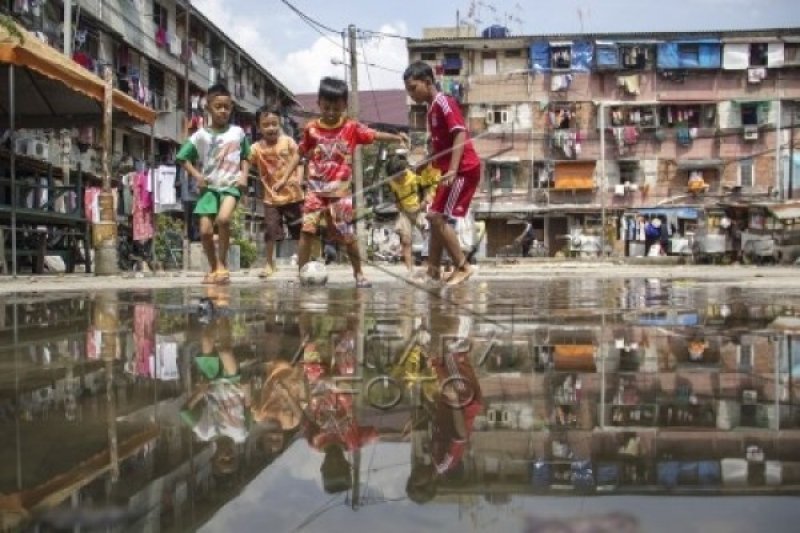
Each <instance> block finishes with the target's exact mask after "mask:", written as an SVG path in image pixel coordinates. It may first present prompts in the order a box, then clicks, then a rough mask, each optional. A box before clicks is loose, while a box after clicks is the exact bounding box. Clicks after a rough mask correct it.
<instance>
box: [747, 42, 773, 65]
mask: <svg viewBox="0 0 800 533" xmlns="http://www.w3.org/2000/svg"><path fill="white" fill-rule="evenodd" d="M768 48H769V47H768V46H767V44H766V43H754V44H751V45H750V66H751V67H766V66H767V51H768Z"/></svg>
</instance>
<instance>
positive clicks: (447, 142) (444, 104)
mask: <svg viewBox="0 0 800 533" xmlns="http://www.w3.org/2000/svg"><path fill="white" fill-rule="evenodd" d="M462 131H467V126H466V124H465V123H464V117H463V116H462V115H461V108H460V107H459V105H458V102H456V100H455V99H454V98H453V97H452V96H447V95H446V94H444V93H438V94H437V95H436V97H435V98H434V99H433V103H432V104H431V105H430V107H429V108H428V132H429V133H430V136H431V145H432V148H433V157H434V159H433V166H434V167H436V168H437V169H439V170H440V171H441V172H442V174H444V173H446V172H447V171H448V170H450V158H451V156H452V149H453V144H454V142H455V137H456V135H458V133H460V132H462ZM480 166H481V160H480V158H479V157H478V154H477V153H476V152H475V147H474V146H472V140H471V139H470V138H469V132H467V140H466V145H465V146H464V154H463V155H462V156H461V163H460V164H459V165H458V173H459V175H463V174H465V173H469V172H473V171H475V169H477V168H479V167H480Z"/></svg>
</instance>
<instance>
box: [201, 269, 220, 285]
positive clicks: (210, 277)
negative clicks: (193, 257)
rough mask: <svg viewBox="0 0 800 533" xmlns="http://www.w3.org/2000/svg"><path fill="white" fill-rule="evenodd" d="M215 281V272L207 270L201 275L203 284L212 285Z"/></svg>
mask: <svg viewBox="0 0 800 533" xmlns="http://www.w3.org/2000/svg"><path fill="white" fill-rule="evenodd" d="M216 282H217V276H216V272H209V273H208V274H206V275H205V276H204V277H203V281H202V282H201V283H202V284H203V285H214V284H215V283H216Z"/></svg>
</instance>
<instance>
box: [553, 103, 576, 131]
mask: <svg viewBox="0 0 800 533" xmlns="http://www.w3.org/2000/svg"><path fill="white" fill-rule="evenodd" d="M549 121H550V125H551V126H552V127H553V128H554V129H557V130H568V129H570V128H576V127H577V126H578V125H577V110H576V108H575V106H574V105H571V104H566V105H565V104H553V105H552V106H551V107H550V117H549Z"/></svg>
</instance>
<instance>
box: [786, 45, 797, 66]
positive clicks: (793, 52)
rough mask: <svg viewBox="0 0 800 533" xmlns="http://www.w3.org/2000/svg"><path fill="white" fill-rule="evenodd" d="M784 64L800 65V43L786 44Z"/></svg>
mask: <svg viewBox="0 0 800 533" xmlns="http://www.w3.org/2000/svg"><path fill="white" fill-rule="evenodd" d="M783 64H784V65H800V43H784V45H783Z"/></svg>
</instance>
